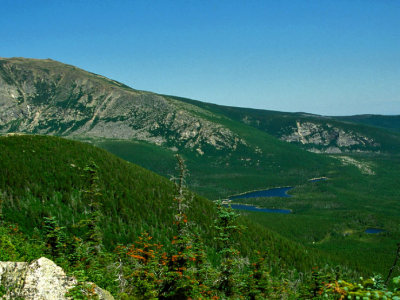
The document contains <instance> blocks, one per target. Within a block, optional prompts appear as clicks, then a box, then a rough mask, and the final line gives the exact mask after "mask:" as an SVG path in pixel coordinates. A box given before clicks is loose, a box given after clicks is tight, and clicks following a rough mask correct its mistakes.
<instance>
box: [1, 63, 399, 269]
mask: <svg viewBox="0 0 400 300" xmlns="http://www.w3.org/2000/svg"><path fill="white" fill-rule="evenodd" d="M374 118H375V117H374ZM374 118H370V120H372V119H374ZM376 118H378V117H376ZM394 119H395V118H394ZM350 121H351V118H350V119H346V120H345V119H342V118H338V117H327V116H318V115H312V114H307V113H286V112H276V111H267V110H256V109H247V108H237V107H227V106H220V105H215V104H211V103H206V102H200V101H196V100H191V99H185V98H180V97H175V96H168V95H159V94H155V93H151V92H144V91H140V90H135V89H132V88H130V87H128V86H126V85H124V84H122V83H119V82H116V81H114V80H111V79H108V78H105V77H103V76H100V75H97V74H93V73H90V72H87V71H84V70H81V69H78V68H76V67H74V66H69V65H65V64H62V63H60V62H56V61H53V60H35V59H25V58H9V59H6V58H3V59H0V133H2V134H8V133H12V132H23V133H30V134H45V135H57V136H62V137H67V138H69V139H75V140H80V141H84V142H87V143H91V144H93V145H96V146H99V147H101V148H104V149H106V150H108V151H109V152H111V153H114V154H116V155H117V156H119V157H121V158H123V159H125V160H127V161H130V162H133V163H135V164H138V165H140V166H142V167H144V168H146V169H149V170H152V171H154V172H156V173H158V174H160V175H163V176H165V177H170V175H172V174H173V173H174V171H173V170H174V168H175V160H174V154H176V153H180V154H181V155H182V156H183V157H184V158H185V159H186V162H187V167H188V169H189V173H190V177H188V179H187V184H188V186H189V187H190V189H192V190H193V191H194V192H196V193H198V194H199V195H201V196H204V197H207V198H209V199H218V198H220V199H225V198H228V197H229V196H231V195H235V194H239V193H244V192H247V191H251V190H260V189H266V188H272V187H278V186H292V187H294V188H293V189H292V190H291V191H290V192H289V194H290V195H291V197H288V198H277V197H273V198H266V197H260V198H249V199H245V200H237V201H238V202H241V203H245V204H254V205H258V206H260V207H265V208H278V209H288V210H290V211H291V212H292V213H290V214H288V215H285V216H283V215H280V214H266V213H258V212H250V211H242V212H241V213H242V215H244V216H246V217H247V218H248V219H250V220H251V221H252V222H255V223H258V225H257V226H260V227H259V228H268V229H270V230H273V231H275V232H279V233H280V234H281V235H283V236H285V237H286V238H288V239H290V240H295V241H296V242H298V243H301V244H302V245H304V246H306V247H308V248H313V249H318V250H321V251H324V252H326V253H329V254H330V255H332V256H336V257H339V258H340V259H345V258H346V259H348V260H350V261H351V262H352V263H353V264H354V265H356V266H360V267H365V268H367V269H369V270H370V271H371V272H372V271H374V272H382V273H384V272H385V270H387V269H388V268H389V267H390V264H391V263H392V256H391V253H392V252H393V251H394V250H393V249H395V248H396V240H397V236H398V234H399V233H400V232H399V229H398V228H397V227H398V226H397V225H396V224H398V222H399V218H400V206H399V203H400V202H399V201H398V200H399V199H400V194H399V191H398V188H397V187H398V182H397V178H399V176H400V171H399V169H398V167H397V166H398V164H399V161H400V156H399V154H398V153H399V150H400V134H399V133H398V132H395V131H393V130H392V131H390V130H387V129H385V128H381V127H383V126H380V127H378V126H372V125H373V123H369V124H360V122H359V123H357V122H356V123H355V122H350ZM374 124H375V125H379V124H378V122H375V123H374ZM390 124H392V125H390V126H392V127H395V125H393V124H395V122H394V121H393V122H390ZM386 127H389V125H388V126H386ZM16 147H17V146H16ZM16 149H17V148H16ZM35 151H36V150H35ZM50 153H51V151H50V152H49V155H50ZM58 155H61V156H62V153H59V154H58ZM69 163H70V164H71V163H72V164H75V163H73V162H69ZM107 168H108V169H109V170H112V168H114V167H113V166H107V167H105V169H107ZM43 172H44V173H43V174H49V176H47V175H46V177H45V178H51V176H54V173H55V171H53V172H52V173H48V172H47V171H44V170H43ZM46 172H47V173H46ZM110 172H111V171H110ZM121 173H122V174H123V172H121ZM113 176H116V177H111V178H110V183H112V184H116V185H117V186H118V187H119V188H121V189H122V190H125V189H126V188H123V187H122V186H120V185H118V182H117V181H116V180H115V178H119V180H122V179H123V178H124V175H120V174H113ZM143 176H144V175H143ZM320 177H326V178H327V180H324V181H319V182H310V181H309V180H310V179H312V178H320ZM15 178H17V177H15ZM14 180H15V184H17V186H18V180H17V179H14ZM35 180H40V181H43V179H41V178H40V177H38V178H36V179H35ZM127 184H128V185H129V184H131V183H129V182H127ZM68 186H69V185H65V186H64V187H63V188H65V189H68ZM0 188H1V187H0ZM63 188H62V189H61V190H63ZM107 188H112V186H109V185H107ZM32 189H33V190H34V185H33V187H32ZM46 189H47V188H46ZM46 189H45V190H46ZM112 190H114V188H112ZM117 190H118V189H117ZM155 193H156V192H155ZM37 196H38V195H37ZM38 197H39V196H38ZM51 199H52V198H51ZM110 199H113V195H112V194H111V195H110ZM146 199H147V198H146ZM57 203H58V202H57ZM144 203H146V204H144ZM204 203H207V201H205V202H204ZM110 205H111V204H110ZM113 205H114V204H112V205H111V207H110V208H112V209H116V208H114V207H113ZM143 205H150V204H148V203H147V202H146V201H144V202H143ZM144 207H147V206H144ZM150 207H151V209H157V205H155V206H151V205H150ZM140 208H141V207H140V206H138V207H137V209H139V210H140ZM134 212H136V210H132V213H134ZM163 216H164V214H162V213H160V214H157V217H155V216H150V215H149V216H148V218H149V220H151V222H150V221H149V223H145V224H153V223H154V224H160V223H157V222H159V219H158V218H159V217H160V218H163ZM125 219H126V220H128V219H129V213H127V214H126V216H125ZM205 219H207V218H205ZM211 220H212V217H210V219H208V221H209V222H211ZM112 222H117V224H118V222H119V221H118V219H115V220H114V219H112ZM129 224H130V223H129ZM110 226H111V225H110ZM146 226H147V225H146ZM148 226H150V225H148ZM367 228H379V229H383V230H384V231H383V232H382V233H380V234H375V235H373V234H367V233H365V230H366V229H367ZM110 230H111V229H110ZM113 230H116V229H113ZM204 230H206V229H205V227H204ZM112 232H114V231H110V233H109V234H110V235H112ZM122 232H124V231H122ZM254 232H256V231H254ZM255 236H257V234H255ZM255 236H252V235H251V236H249V237H248V238H249V239H252V238H255ZM125 238H126V237H125ZM250 244H251V243H250Z"/></svg>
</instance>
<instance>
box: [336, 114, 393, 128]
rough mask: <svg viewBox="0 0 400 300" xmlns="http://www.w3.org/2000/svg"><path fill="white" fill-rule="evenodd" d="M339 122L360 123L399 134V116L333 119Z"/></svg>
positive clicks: (357, 116)
mask: <svg viewBox="0 0 400 300" xmlns="http://www.w3.org/2000/svg"><path fill="white" fill-rule="evenodd" d="M335 118H336V119H338V120H341V121H348V122H353V123H360V124H365V125H371V126H376V127H380V128H385V129H388V130H392V131H395V132H400V115H397V116H382V115H356V116H345V117H335Z"/></svg>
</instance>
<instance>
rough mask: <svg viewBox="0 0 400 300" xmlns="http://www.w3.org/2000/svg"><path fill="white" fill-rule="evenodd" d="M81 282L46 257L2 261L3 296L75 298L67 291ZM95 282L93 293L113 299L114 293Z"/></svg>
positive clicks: (103, 299)
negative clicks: (31, 260)
mask: <svg viewBox="0 0 400 300" xmlns="http://www.w3.org/2000/svg"><path fill="white" fill-rule="evenodd" d="M77 284H78V282H77V280H76V279H75V278H73V277H69V276H67V275H65V273H64V271H63V270H62V269H61V268H60V267H59V266H57V265H56V264H55V263H54V262H53V261H51V260H49V259H47V258H45V257H42V258H39V259H37V260H34V261H33V262H31V263H27V262H0V287H3V288H4V289H3V290H4V292H5V293H4V294H3V295H2V294H1V293H0V296H1V299H26V300H30V299H32V300H56V299H57V300H62V299H71V297H68V296H66V294H67V293H68V292H69V291H70V290H71V289H72V288H74V287H76V286H77ZM86 284H87V285H89V286H91V291H90V293H92V294H93V295H89V294H87V296H97V299H100V300H112V299H114V297H113V296H112V295H111V294H110V293H109V292H107V291H105V290H103V289H101V288H99V287H98V286H96V285H95V284H92V283H86Z"/></svg>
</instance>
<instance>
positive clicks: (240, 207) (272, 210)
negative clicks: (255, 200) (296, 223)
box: [231, 204, 292, 214]
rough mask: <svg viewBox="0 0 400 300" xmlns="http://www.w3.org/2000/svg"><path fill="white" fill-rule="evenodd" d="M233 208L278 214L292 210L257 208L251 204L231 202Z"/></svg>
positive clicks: (288, 212)
mask: <svg viewBox="0 0 400 300" xmlns="http://www.w3.org/2000/svg"><path fill="white" fill-rule="evenodd" d="M231 207H232V208H233V209H242V210H249V211H258V212H268V213H278V214H290V213H291V212H292V211H291V210H290V209H270V208H259V207H256V206H253V205H246V204H231Z"/></svg>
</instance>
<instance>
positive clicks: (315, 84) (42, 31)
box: [0, 0, 400, 115]
mask: <svg viewBox="0 0 400 300" xmlns="http://www.w3.org/2000/svg"><path fill="white" fill-rule="evenodd" d="M0 9H1V17H0V56H1V57H13V56H23V57H33V58H52V59H55V60H59V61H61V62H64V63H68V64H72V65H76V66H78V67H80V68H83V69H86V70H88V71H91V72H95V73H98V74H101V75H104V76H107V77H110V78H112V79H115V80H118V81H121V82H123V83H125V84H127V85H129V86H132V87H134V88H137V89H142V90H149V91H154V92H158V93H164V94H172V95H177V96H182V97H188V98H193V99H198V100H203V101H207V102H213V103H218V104H224V105H232V106H243V107H254V108H262V109H272V110H281V111H305V112H310V113H318V114H324V115H349V114H362V113H375V114H400V1H398V0H346V1H344V0H330V1H329V0H301V1H300V0H299V1H296V0H287V1H285V0H270V1H268V0H264V1H253V0H246V1H245V0H243V1H234V0H228V1H224V0H215V1H211V0H210V1H208V0H198V1H194V0H186V1H179V0H170V1H150V0H143V1H118V0H113V1H107V0H101V1H100V0H97V1H94V0H93V1H90V0H80V1H73V0H65V1H61V0H49V1H41V0H35V1H26V0H23V1H22V0H0Z"/></svg>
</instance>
